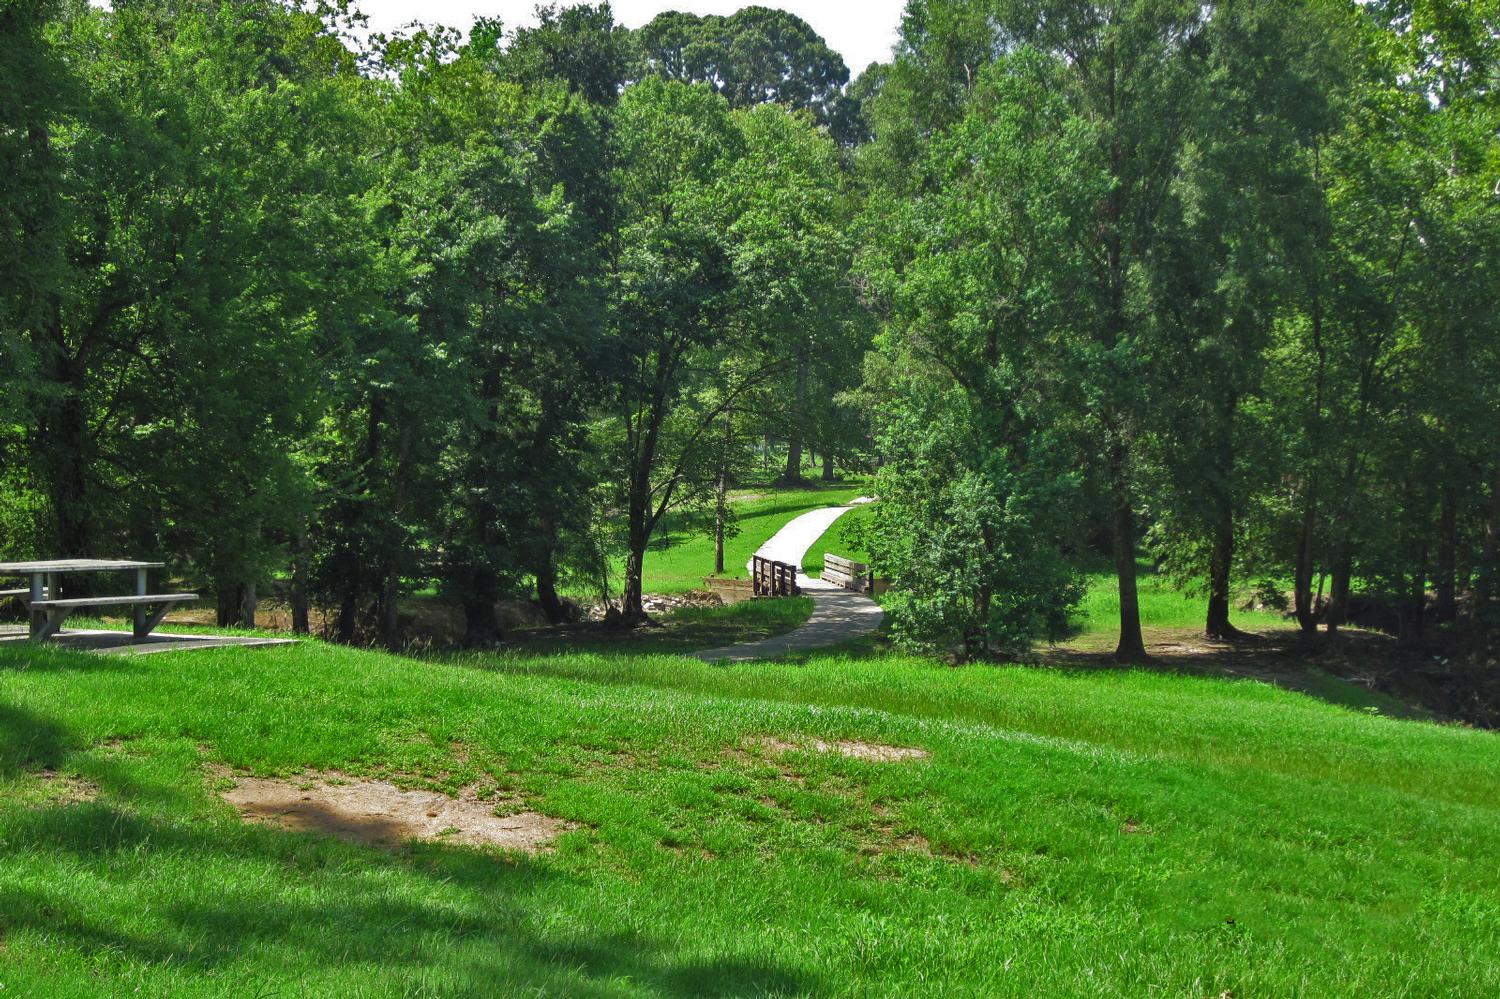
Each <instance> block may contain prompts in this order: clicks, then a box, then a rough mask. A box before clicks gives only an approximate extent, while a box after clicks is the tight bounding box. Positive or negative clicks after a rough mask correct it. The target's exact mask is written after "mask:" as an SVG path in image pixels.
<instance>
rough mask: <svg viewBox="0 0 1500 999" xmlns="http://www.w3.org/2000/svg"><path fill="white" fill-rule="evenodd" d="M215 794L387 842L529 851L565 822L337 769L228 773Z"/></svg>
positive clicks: (295, 822) (282, 820) (286, 819)
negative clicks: (500, 811) (283, 774)
mask: <svg viewBox="0 0 1500 999" xmlns="http://www.w3.org/2000/svg"><path fill="white" fill-rule="evenodd" d="M230 779H232V780H233V781H234V786H233V787H232V788H230V789H229V790H227V791H225V792H223V797H224V800H225V801H227V802H229V803H230V804H231V805H233V806H234V807H235V809H236V810H237V811H238V812H239V813H240V816H241V817H242V818H244V819H245V820H246V821H249V822H260V823H265V824H267V825H274V826H279V827H281V828H283V829H294V830H298V831H302V832H315V833H322V834H324V835H329V836H338V837H339V838H341V839H350V840H355V841H357V842H361V843H373V844H378V845H384V846H394V845H396V844H399V843H404V842H406V841H408V840H414V839H415V840H428V841H438V842H444V843H463V844H466V845H469V846H498V847H500V848H502V849H505V850H520V851H523V852H525V853H537V852H540V851H541V850H542V849H544V848H545V847H546V846H548V845H549V844H550V843H551V842H552V841H553V840H555V839H556V838H557V837H558V836H559V835H561V834H562V833H563V832H564V831H565V830H566V829H567V828H569V827H568V824H567V823H565V822H563V821H562V820H561V819H555V818H552V817H551V816H548V815H542V814H540V813H537V812H519V813H516V814H513V815H503V816H502V815H496V814H495V804H496V803H495V802H494V801H480V800H478V799H477V798H476V797H475V796H474V795H472V794H469V793H467V792H466V793H465V794H463V795H461V796H460V797H458V798H450V797H448V796H447V795H446V794H440V793H438V792H436V791H419V790H403V789H401V788H399V787H397V786H396V785H395V784H392V783H390V782H388V781H383V780H364V779H361V778H355V777H345V776H343V775H341V774H332V773H330V774H319V775H314V776H309V777H307V778H304V779H302V780H297V781H293V780H282V779H278V778H265V777H244V776H234V777H232V778H230Z"/></svg>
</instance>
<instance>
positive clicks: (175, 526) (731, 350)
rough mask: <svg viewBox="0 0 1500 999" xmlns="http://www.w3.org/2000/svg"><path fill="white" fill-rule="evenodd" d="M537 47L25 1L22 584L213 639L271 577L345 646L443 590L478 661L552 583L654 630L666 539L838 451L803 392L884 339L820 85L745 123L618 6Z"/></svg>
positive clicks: (18, 67)
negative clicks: (150, 609) (123, 576)
mask: <svg viewBox="0 0 1500 999" xmlns="http://www.w3.org/2000/svg"><path fill="white" fill-rule="evenodd" d="M541 15H542V16H541V18H540V21H539V23H538V24H536V25H535V26H533V27H529V28H524V29H521V30H518V31H506V30H505V28H504V26H502V25H500V24H499V23H496V22H493V21H485V20H481V21H479V22H477V23H475V24H474V25H473V26H472V27H471V28H470V30H468V31H467V32H466V34H462V35H461V34H460V33H458V32H456V31H453V30H450V29H447V28H440V27H434V28H429V29H414V30H412V31H410V32H408V33H405V34H402V35H399V36H396V37H384V36H376V37H375V38H374V39H373V40H372V41H370V42H368V43H356V42H354V41H353V40H352V39H353V38H354V37H355V34H356V33H352V32H351V30H350V29H351V28H354V27H356V26H357V25H356V23H355V21H354V19H353V17H352V16H351V15H350V14H349V12H346V11H330V10H329V9H327V8H326V7H319V8H316V9H315V8H313V7H311V6H306V7H304V6H299V5H294V4H291V5H289V4H283V3H279V2H275V0H234V2H224V3H207V2H205V3H188V4H178V3H171V4H168V3H157V2H154V0H132V2H125V0H122V2H120V3H117V4H116V5H114V9H113V10H112V11H104V10H100V9H97V8H93V7H91V6H88V5H86V4H84V3H81V2H79V3H70V2H61V3H54V2H46V0H22V2H19V3H7V5H6V6H5V8H4V12H3V15H0V16H3V18H4V20H3V22H0V23H3V28H4V33H5V42H6V45H7V49H8V52H7V56H6V59H5V61H4V66H3V72H4V74H5V79H4V83H5V86H4V88H3V93H4V96H3V98H0V100H3V101H4V105H3V114H4V120H3V122H0V150H3V152H0V155H3V158H4V163H5V167H6V168H7V171H8V181H7V184H6V186H5V190H4V195H3V199H4V200H3V206H0V223H3V224H0V232H3V242H0V252H3V255H4V257H3V261H0V274H3V275H4V277H3V279H0V280H3V282H4V284H3V288H0V309H3V318H4V322H3V326H0V330H3V333H0V351H3V352H4V361H5V364H6V368H7V377H6V380H5V382H4V395H3V399H0V406H3V409H0V448H3V454H4V472H3V475H4V487H3V490H0V493H3V497H4V498H3V500H0V504H3V510H0V518H3V522H4V525H5V531H4V548H5V550H6V552H7V553H8V554H18V555H19V554H28V553H33V552H39V551H40V552H68V553H75V554H79V555H84V554H94V553H98V552H103V551H118V550H125V551H130V552H135V553H139V554H143V555H144V554H151V555H163V556H168V557H170V559H171V561H172V562H173V563H174V565H176V566H177V567H178V568H180V569H184V570H186V571H187V572H188V573H189V574H190V575H192V576H193V577H195V578H197V579H200V580H202V581H203V583H204V584H206V585H207V586H209V587H210V588H211V589H212V591H213V592H214V593H215V595H216V598H217V602H218V607H219V619H220V620H221V621H222V622H224V623H234V622H238V621H242V620H244V619H245V618H246V617H247V616H253V614H254V605H255V601H256V597H257V584H264V583H265V582H266V581H267V580H270V579H273V578H279V579H281V580H283V581H284V583H285V585H286V588H287V591H288V596H289V598H290V601H291V604H292V607H293V612H294V618H295V620H296V623H297V625H298V627H300V628H306V627H307V626H308V621H309V608H310V607H313V606H320V607H324V608H326V609H328V610H329V612H330V614H329V620H330V621H331V626H330V627H331V631H332V634H333V635H335V636H336V637H338V638H340V639H342V640H345V641H356V640H361V641H363V640H377V641H382V642H386V643H396V642H397V641H399V640H400V634H399V628H400V624H399V616H398V610H399V606H400V603H401V600H402V598H403V596H404V595H405V594H406V593H407V592H408V591H409V590H410V589H412V588H414V587H420V586H425V585H433V586H436V587H437V589H438V590H439V591H440V592H441V593H442V594H444V595H446V596H447V597H448V598H450V599H451V600H452V601H453V602H454V603H456V604H457V605H459V606H461V607H462V608H463V611H464V617H465V622H466V632H467V637H468V640H469V641H470V642H472V643H476V644H482V643H486V642H490V641H493V640H494V639H495V638H496V637H497V635H498V634H499V626H498V622H497V620H496V612H495V607H496V603H497V601H499V600H500V599H501V598H504V597H513V596H525V595H527V594H535V595H536V597H537V599H538V600H539V601H540V602H541V604H542V605H543V607H544V608H545V609H546V610H547V611H548V613H549V614H551V615H552V616H554V617H562V616H564V615H566V614H567V612H568V608H567V606H566V605H565V603H564V601H563V600H562V599H561V598H560V597H559V589H560V587H561V586H562V583H563V582H564V581H571V582H575V583H576V584H577V585H579V586H586V587H599V588H602V589H604V590H606V591H608V592H611V593H615V594H617V595H618V594H620V593H623V598H622V599H621V601H620V604H621V606H620V610H621V611H622V613H623V617H624V619H625V620H627V621H628V620H632V619H638V618H640V617H641V616H642V607H641V588H642V587H641V579H642V563H643V560H644V558H645V555H646V546H647V544H648V543H649V541H650V540H651V538H652V536H653V532H654V530H655V528H656V526H657V524H658V523H659V522H660V521H661V519H662V517H663V516H664V515H665V513H666V512H667V511H669V510H679V511H685V512H694V511H697V512H700V513H701V512H702V511H704V510H707V509H709V508H711V507H712V506H713V504H714V502H715V498H716V493H717V491H718V490H719V489H720V488H722V486H723V485H724V484H726V483H727V482H729V481H731V480H732V479H733V478H734V477H735V476H737V475H739V474H740V473H741V472H742V471H743V470H744V469H745V467H746V465H747V462H748V460H749V455H748V453H747V449H746V447H745V442H746V441H747V440H750V439H754V438H761V439H764V437H765V436H766V435H768V434H770V435H774V436H778V437H780V438H785V437H786V436H787V435H788V434H789V433H790V434H793V435H796V436H798V437H799V438H802V437H807V438H809V439H813V438H815V439H818V440H822V439H824V438H825V437H827V438H831V437H833V436H834V431H832V430H830V431H828V432H827V433H825V432H824V430H823V429H822V428H823V427H824V426H825V425H827V426H830V427H831V426H833V425H834V423H835V422H836V421H835V420H834V418H833V417H832V416H829V417H827V418H826V419H824V418H822V417H820V415H819V414H817V413H815V412H813V411H812V410H811V408H810V407H808V408H807V410H806V411H801V410H799V411H796V412H794V411H793V407H792V403H791V402H790V401H787V397H786V394H785V393H782V392H779V391H777V389H778V388H779V386H780V385H781V384H782V383H790V382H792V381H794V380H796V379H797V378H798V372H799V370H801V371H803V372H804V375H805V371H806V369H807V368H808V367H809V365H810V361H809V352H810V351H811V349H812V348H811V346H810V344H812V343H814V342H819V343H821V342H823V341H826V340H831V339H832V338H836V337H840V336H842V337H846V338H857V337H859V336H861V335H863V332H862V331H863V330H864V329H865V326H864V325H863V324H862V323H860V322H858V321H856V320H853V319H851V315H857V314H858V309H857V307H856V303H855V302H854V299H853V296H852V293H851V287H852V285H851V284H850V283H849V282H848V280H847V272H848V269H849V260H850V257H851V256H852V246H851V245H850V244H849V242H848V240H847V239H846V238H844V237H843V236H842V234H843V233H845V232H846V231H847V221H848V218H849V216H850V214H851V209H850V204H851V203H850V202H849V200H848V199H847V197H845V194H844V192H845V188H846V186H847V180H846V175H847V171H846V169H845V164H844V162H843V159H842V154H841V152H840V150H839V147H838V145H837V144H836V143H835V142H834V140H833V139H832V138H831V137H830V136H829V134H828V132H827V129H826V128H824V127H822V126H821V125H819V124H818V122H817V120H816V117H815V111H814V109H813V107H812V104H811V101H812V99H813V96H814V94H813V91H810V90H808V88H807V87H806V86H800V85H798V84H797V82H796V75H797V74H798V73H802V72H803V71H804V69H805V67H803V66H802V64H801V63H795V64H794V63H793V62H792V61H791V59H790V57H788V58H785V59H782V60H781V63H780V64H779V65H780V66H781V69H780V70H779V72H782V73H783V74H784V76H785V79H784V80H783V83H784V86H783V87H782V88H780V89H778V88H777V87H774V86H772V85H771V81H772V80H773V78H775V77H776V74H777V72H778V70H777V69H776V68H775V67H774V66H772V67H769V68H768V67H766V66H760V68H759V70H758V72H760V74H761V76H760V77H759V79H760V81H761V83H760V86H761V88H762V89H761V90H758V91H756V92H754V93H752V92H751V91H752V89H753V88H751V86H750V84H749V83H748V82H745V83H743V85H741V86H740V89H739V90H738V91H737V92H736V94H735V99H734V101H733V104H731V101H730V100H728V99H726V97H725V96H723V95H721V93H720V92H719V89H718V87H717V86H715V85H710V84H709V83H707V82H701V81H700V82H689V81H685V80H680V79H672V78H669V77H668V76H667V75H664V74H658V73H654V72H644V71H640V70H638V69H637V67H639V65H640V58H639V55H638V53H639V51H640V45H639V43H638V41H637V40H636V38H635V37H634V36H633V35H632V34H631V33H628V32H625V31H623V30H622V29H620V28H619V27H618V26H616V25H615V24H614V22H613V18H612V16H611V14H610V11H609V8H608V7H607V6H598V7H573V8H567V9H556V8H546V9H543V10H542V11H541ZM755 27H756V30H757V31H758V32H760V35H758V36H757V37H758V39H759V40H758V41H756V42H755V43H754V44H749V43H748V42H747V43H746V44H747V45H748V46H749V49H747V51H748V50H753V51H754V52H755V53H757V56H756V58H757V59H761V58H763V57H766V56H767V52H768V51H770V50H768V49H767V45H770V46H771V47H772V48H774V47H775V45H776V44H780V42H781V41H782V35H779V34H776V32H778V31H781V32H783V33H784V34H785V35H786V37H787V38H788V39H791V40H792V41H795V43H796V44H798V45H805V44H806V43H807V39H808V38H809V37H815V36H811V33H810V31H808V29H807V28H806V25H804V24H802V23H801V22H800V21H796V20H795V19H790V18H787V17H786V16H785V15H781V14H779V12H778V13H773V12H768V11H767V12H762V14H761V16H760V18H759V20H757V22H756V26H755ZM767 31H769V32H771V41H769V42H768V41H767V40H766V37H765V33H766V32H767ZM720 34H721V37H722V32H721V33H720ZM742 48H743V46H742ZM835 60H836V57H835ZM838 66H839V67H841V66H842V63H838ZM820 72H821V71H820ZM836 75H837V74H835V76H836ZM846 77H847V73H846V72H845V73H844V77H842V78H839V79H830V80H824V79H823V77H822V76H819V78H818V79H819V81H820V82H818V83H816V87H821V88H824V90H818V91H817V93H820V94H821V93H824V91H826V90H827V88H828V87H832V88H833V91H837V89H838V85H839V84H840V83H841V82H842V80H843V78H846ZM810 85H811V84H810ZM783 91H785V94H787V95H790V94H792V93H796V94H798V95H800V96H799V97H798V99H796V100H791V99H790V98H788V99H787V100H785V101H778V98H780V97H782V96H783ZM827 234H833V237H834V238H830V239H828V240H826V241H824V240H822V239H821V237H822V236H824V235H827ZM789 331H795V332H796V333H797V334H798V336H800V337H802V338H803V339H802V340H799V341H797V342H796V343H793V342H792V341H791V340H789V339H788V337H787V335H786V334H788V332H789ZM839 349H840V350H842V351H843V354H844V356H846V357H854V358H857V357H858V354H859V352H860V348H859V346H858V344H857V343H856V342H853V340H851V342H850V343H848V344H847V345H845V346H842V347H840V348H839ZM852 366H853V367H854V368H856V369H857V361H856V362H854V363H853V364H852ZM789 421H790V422H791V423H792V424H794V425H795V429H792V430H788V429H787V425H788V422H789ZM726 426H727V427H728V430H727V432H726V429H725V428H726ZM836 430H837V433H838V434H840V435H843V436H844V437H847V436H848V433H847V430H846V428H845V427H844V426H843V425H840V426H838V427H837V428H836ZM726 442H727V445H728V446H727V445H726ZM794 471H795V472H798V473H799V474H800V471H801V470H800V468H798V469H794ZM617 555H623V558H622V559H620V558H617V557H616V556H617ZM184 562H185V563H186V564H184ZM621 562H623V565H624V573H623V579H619V578H609V576H610V573H611V569H612V567H613V566H615V565H616V564H620V563H621ZM560 577H561V578H560Z"/></svg>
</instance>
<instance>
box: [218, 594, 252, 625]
mask: <svg viewBox="0 0 1500 999" xmlns="http://www.w3.org/2000/svg"><path fill="white" fill-rule="evenodd" d="M214 604H215V613H214V620H215V621H216V622H217V623H218V626H219V627H220V628H233V627H236V626H237V625H239V623H240V621H241V620H242V615H243V614H244V612H245V588H244V587H243V586H241V585H239V584H237V583H218V584H215V586H214Z"/></svg>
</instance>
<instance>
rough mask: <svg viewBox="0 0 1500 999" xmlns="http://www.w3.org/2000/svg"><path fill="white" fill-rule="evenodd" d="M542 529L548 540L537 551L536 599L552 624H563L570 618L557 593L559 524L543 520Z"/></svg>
mask: <svg viewBox="0 0 1500 999" xmlns="http://www.w3.org/2000/svg"><path fill="white" fill-rule="evenodd" d="M542 530H543V531H544V532H546V535H547V540H546V541H545V542H544V543H543V544H542V546H541V548H540V550H539V551H538V552H537V558H536V568H535V570H534V571H535V574H536V600H537V603H538V604H540V605H541V608H542V613H543V614H545V615H546V616H547V620H548V621H549V622H551V623H552V624H562V623H563V622H564V621H566V620H568V608H567V605H566V604H564V603H563V602H562V598H561V597H559V596H558V595H557V565H556V563H555V562H554V561H553V559H554V557H555V555H556V551H557V543H556V537H557V525H556V524H554V523H553V522H552V521H551V520H545V519H544V520H543V521H542Z"/></svg>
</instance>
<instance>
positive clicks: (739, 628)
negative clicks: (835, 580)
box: [459, 597, 813, 658]
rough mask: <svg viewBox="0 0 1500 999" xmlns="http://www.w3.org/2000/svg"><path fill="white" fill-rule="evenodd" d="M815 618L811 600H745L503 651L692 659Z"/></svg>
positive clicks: (579, 629) (525, 637)
mask: <svg viewBox="0 0 1500 999" xmlns="http://www.w3.org/2000/svg"><path fill="white" fill-rule="evenodd" d="M812 612H813V602H812V599H811V598H810V597H785V598H779V599H774V600H772V599H759V600H745V601H742V602H740V603H737V604H729V605H728V606H725V607H683V608H680V609H679V610H676V611H674V612H673V613H672V614H670V615H669V616H667V617H666V618H664V619H662V620H661V621H660V622H658V623H656V624H655V625H651V626H646V627H641V628H635V629H632V630H628V631H621V630H619V629H615V628H607V627H605V626H603V625H602V624H599V623H589V624H580V625H572V626H569V627H564V628H547V629H538V630H536V631H532V632H516V633H513V634H512V635H511V636H510V638H509V639H508V640H507V641H506V642H505V643H504V644H503V645H502V646H501V647H500V651H502V652H508V653H513V654H519V655H527V656H555V655H563V654H567V653H570V652H579V653H595V654H612V655H649V654H653V653H655V654H663V655H671V654H683V655H686V654H688V653H692V652H697V651H699V650H701V649H715V648H720V647H722V646H725V645H736V644H738V643H740V642H754V641H759V640H760V639H762V638H771V637H774V636H776V635H783V634H786V633H787V632H789V631H794V630H796V629H797V628H800V627H801V626H802V625H804V624H806V623H807V619H808V618H809V617H811V616H812ZM459 658H464V657H463V656H462V655H460V656H459Z"/></svg>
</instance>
